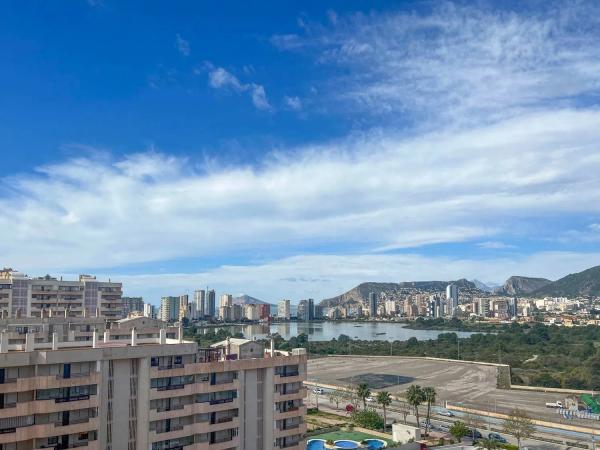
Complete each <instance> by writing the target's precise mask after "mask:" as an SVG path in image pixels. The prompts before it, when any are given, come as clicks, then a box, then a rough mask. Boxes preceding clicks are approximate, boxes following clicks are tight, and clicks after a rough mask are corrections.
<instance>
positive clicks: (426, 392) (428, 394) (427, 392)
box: [423, 386, 437, 435]
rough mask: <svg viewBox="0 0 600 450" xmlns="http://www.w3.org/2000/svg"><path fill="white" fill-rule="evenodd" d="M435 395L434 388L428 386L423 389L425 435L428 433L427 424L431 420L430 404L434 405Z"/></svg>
mask: <svg viewBox="0 0 600 450" xmlns="http://www.w3.org/2000/svg"><path fill="white" fill-rule="evenodd" d="M436 395H437V393H436V392H435V388H433V387H431V386H428V387H425V388H423V397H424V399H425V401H426V402H427V419H426V421H425V434H426V435H427V434H428V433H429V424H430V420H431V404H432V403H435V398H436Z"/></svg>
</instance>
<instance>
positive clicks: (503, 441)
mask: <svg viewBox="0 0 600 450" xmlns="http://www.w3.org/2000/svg"><path fill="white" fill-rule="evenodd" d="M488 439H490V440H492V441H497V442H500V443H501V444H507V443H508V441H507V440H506V438H503V437H502V436H500V435H499V434H498V433H490V434H488Z"/></svg>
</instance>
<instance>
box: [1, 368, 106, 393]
mask: <svg viewBox="0 0 600 450" xmlns="http://www.w3.org/2000/svg"><path fill="white" fill-rule="evenodd" d="M99 379H100V376H99V374H98V372H90V373H89V374H85V375H77V374H71V377H70V378H63V377H62V376H57V375H43V376H37V377H29V378H18V379H10V380H6V381H5V382H4V383H3V384H0V394H5V393H13V392H25V391H33V390H36V389H51V388H62V387H71V386H83V385H90V384H98V380H99Z"/></svg>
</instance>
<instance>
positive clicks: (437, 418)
mask: <svg viewBox="0 0 600 450" xmlns="http://www.w3.org/2000/svg"><path fill="white" fill-rule="evenodd" d="M323 391H324V393H323V394H321V395H318V396H317V395H316V394H314V393H313V392H312V389H311V388H309V394H308V398H307V402H308V404H309V405H312V406H316V401H317V397H318V404H319V408H321V409H324V410H327V411H329V412H333V413H336V414H341V415H344V414H345V411H344V410H343V408H344V406H345V404H346V402H342V403H340V409H336V407H335V404H334V403H332V402H330V401H329V398H328V397H329V396H328V393H329V392H330V390H329V389H323ZM394 403H395V402H393V403H392V405H391V407H388V411H387V418H388V424H390V423H393V422H400V423H401V422H403V420H404V416H403V414H401V413H399V412H398V411H397V410H396V409H395V408H394ZM369 407H372V408H375V409H378V410H379V411H381V408H380V406H379V405H377V404H376V403H374V402H370V403H369ZM421 409H422V411H421ZM421 409H420V412H419V415H420V417H421V420H422V421H423V418H424V417H425V409H424V408H421ZM443 411H445V410H444V408H439V407H434V409H433V412H434V414H433V416H432V419H431V423H432V425H433V426H434V430H433V433H432V434H433V435H439V436H442V435H444V436H445V437H450V435H449V434H448V433H447V431H446V430H447V429H448V428H449V426H450V425H451V424H452V423H453V422H454V421H456V420H460V419H461V418H463V419H464V417H463V416H464V415H463V414H459V413H456V414H455V417H453V418H452V417H445V416H443V415H441V414H440V413H441V412H443ZM475 417H476V420H477V421H478V422H479V424H480V426H479V427H477V428H476V429H477V431H479V432H480V433H481V434H482V435H483V436H484V437H486V436H487V435H488V433H490V432H496V433H498V434H500V435H502V436H503V437H505V438H506V439H507V440H508V442H509V443H511V444H515V445H516V443H517V440H516V439H515V438H514V437H513V436H510V435H507V434H506V433H504V432H503V431H502V423H501V421H500V420H498V419H495V418H490V417H488V416H475ZM407 422H408V423H409V424H411V425H416V423H417V421H416V417H415V416H414V415H413V414H412V413H411V414H409V415H408V416H407ZM578 434H579V433H570V432H567V431H564V430H555V429H552V430H546V429H540V430H537V432H536V437H539V438H540V439H527V440H523V441H522V443H521V448H522V449H529V450H566V449H571V448H578V447H572V446H569V445H567V442H569V443H582V444H587V445H588V448H589V449H593V448H594V447H593V443H592V438H591V436H585V435H583V436H576V435H578ZM548 441H555V442H556V441H559V442H563V443H562V444H558V443H554V442H548ZM596 445H597V447H598V449H600V441H599V442H598V443H597V444H596Z"/></svg>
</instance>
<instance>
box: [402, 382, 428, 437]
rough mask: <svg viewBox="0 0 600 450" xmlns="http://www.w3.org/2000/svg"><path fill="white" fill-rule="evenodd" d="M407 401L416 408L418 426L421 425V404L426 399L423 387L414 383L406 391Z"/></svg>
mask: <svg viewBox="0 0 600 450" xmlns="http://www.w3.org/2000/svg"><path fill="white" fill-rule="evenodd" d="M406 401H407V402H408V404H409V405H410V406H412V407H413V408H414V409H415V416H417V427H420V426H421V424H420V423H419V405H421V404H422V403H423V402H424V401H425V395H424V394H423V389H421V386H419V385H418V384H413V385H412V386H411V387H409V388H408V390H407V391H406Z"/></svg>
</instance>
